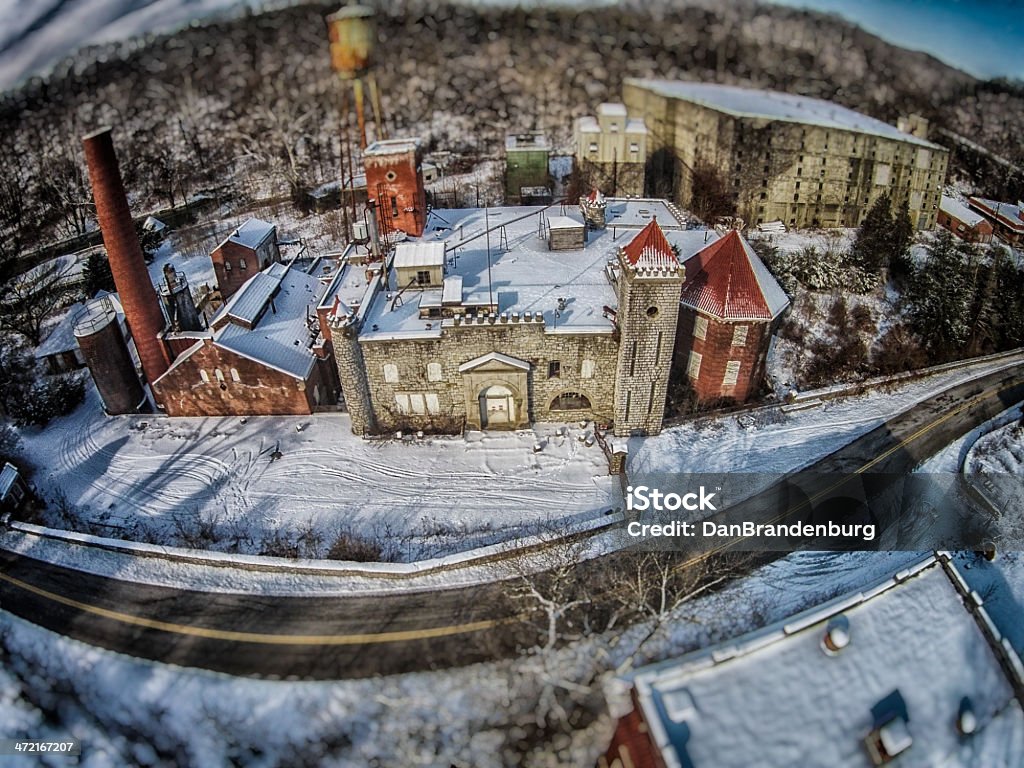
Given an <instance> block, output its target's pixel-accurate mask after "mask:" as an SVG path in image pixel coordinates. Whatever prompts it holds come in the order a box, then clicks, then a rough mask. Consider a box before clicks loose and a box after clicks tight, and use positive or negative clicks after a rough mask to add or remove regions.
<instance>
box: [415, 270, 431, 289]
mask: <svg viewBox="0 0 1024 768" xmlns="http://www.w3.org/2000/svg"><path fill="white" fill-rule="evenodd" d="M416 285H430V270H428V269H420V270H417V271H416Z"/></svg>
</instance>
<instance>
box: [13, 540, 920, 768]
mask: <svg viewBox="0 0 1024 768" xmlns="http://www.w3.org/2000/svg"><path fill="white" fill-rule="evenodd" d="M919 557H920V555H918V554H914V553H849V554H843V555H829V554H820V553H817V554H814V553H798V554H794V555H791V556H789V557H788V558H786V559H784V560H782V561H779V562H778V563H775V564H773V565H770V566H766V567H764V568H761V569H758V570H757V571H756V572H755V573H754V574H752V575H751V576H750V577H749V578H747V579H743V580H741V581H738V582H736V583H734V584H733V585H731V586H729V587H727V588H725V589H724V590H722V591H720V592H716V593H713V594H711V595H708V596H706V597H701V598H698V599H696V600H694V601H692V602H689V603H686V604H684V605H683V606H682V608H680V609H679V610H678V612H677V615H676V616H675V617H674V619H673V620H671V621H668V622H666V623H664V624H663V625H662V627H661V629H660V630H658V631H655V632H654V634H653V636H651V635H650V633H651V629H652V627H651V626H646V625H639V626H636V627H634V628H631V629H630V630H627V631H625V632H614V633H608V634H606V635H597V636H591V637H589V638H587V639H585V640H583V641H581V642H578V643H573V644H571V645H569V646H567V647H565V648H562V649H560V650H558V651H549V652H544V653H537V654H527V655H524V656H522V657H520V658H518V659H515V660H511V661H502V662H494V663H487V664H477V665H473V666H469V667H466V668H463V669H455V670H448V671H437V672H425V673H417V674H409V675H402V676H396V677H388V678H383V679H372V680H357V681H341V682H322V683H321V682H285V681H268V680H252V679H244V678H234V677H230V676H227V675H219V674H213V673H207V672H202V671H197V670H192V669H183V668H179V667H174V666H167V665H161V664H153V663H148V662H144V661H139V660H137V659H131V658H128V657H125V656H122V655H119V654H115V653H111V652H108V651H103V650H100V649H97V648H93V647H90V646H87V645H84V644H81V643H78V642H76V641H74V640H69V639H66V638H62V637H59V636H57V635H55V634H53V633H51V632H49V631H47V630H44V629H40V628H38V627H35V626H33V625H31V624H29V623H27V622H24V621H22V620H20V619H16V618H14V617H11V616H10V615H9V614H3V613H0V644H2V650H0V654H2V655H0V658H3V659H4V664H3V666H2V667H0V738H5V737H12V738H14V737H19V738H54V739H57V738H61V737H68V736H72V737H75V738H78V739H79V740H80V741H81V743H82V748H83V752H82V758H81V762H80V763H79V764H80V765H82V766H86V768H106V766H123V765H139V766H149V765H156V764H178V765H203V766H210V767H211V768H219V766H226V765H229V764H236V765H237V764H244V765H251V766H278V765H282V766H283V765H319V766H325V767H330V766H352V767H354V766H368V765H373V766H377V767H379V768H390V767H391V766H394V767H395V768H398V767H399V766H400V767H401V768H410V767H411V766H435V765H459V766H463V765H465V766H470V765H472V766H474V768H490V766H512V765H515V766H545V767H546V768H547V767H550V768H554V766H586V765H594V764H595V763H596V761H597V756H598V755H599V754H600V753H601V752H602V751H603V749H604V745H606V744H607V743H608V740H609V739H610V737H611V733H612V730H613V729H614V726H615V723H614V720H613V719H612V718H611V717H610V716H609V714H608V712H607V710H606V708H605V705H604V704H603V695H602V687H603V683H604V682H605V681H607V680H608V679H609V677H610V676H611V675H612V674H614V670H615V669H616V668H618V667H620V666H622V665H624V664H627V663H628V662H631V661H632V662H633V663H646V662H647V661H650V660H656V659H660V658H664V657H666V656H669V655H675V654H678V653H682V652H685V651H689V650H693V649H695V648H698V647H701V646H703V645H706V644H707V643H708V642H714V641H716V640H720V639H724V638H727V637H732V636H734V635H736V634H738V633H740V632H745V631H747V630H750V629H754V628H756V627H759V626H762V625H764V624H767V623H771V622H775V621H779V620H781V619H783V618H785V617H787V616H790V615H792V614H793V613H795V612H797V611H799V610H802V609H804V608H806V607H808V606H811V605H816V604H819V603H821V602H823V601H825V600H827V599H829V598H831V597H833V596H834V595H835V594H836V593H837V592H845V591H848V590H856V589H861V588H864V587H865V586H868V585H871V584H873V583H876V582H877V581H879V580H880V579H881V578H884V577H886V576H888V575H890V574H892V573H894V572H896V571H897V570H900V569H902V568H905V567H907V566H908V565H909V564H910V563H911V562H913V561H914V560H916V559H919ZM642 643H643V645H641V644H642ZM4 651H5V652H4ZM546 689H547V690H546ZM552 696H554V697H556V698H557V703H558V705H559V706H562V707H564V708H565V709H566V710H567V711H568V712H569V713H570V714H571V715H572V716H573V717H574V718H575V717H578V716H580V715H582V717H581V718H580V720H579V721H574V722H573V724H572V725H568V724H566V723H565V722H564V721H562V720H561V719H560V715H559V713H558V710H557V708H553V707H550V706H545V705H544V702H549V701H550V699H551V697H552ZM531 745H532V746H531ZM61 759H62V760H65V762H59V761H57V760H54V761H52V762H51V763H44V764H47V765H53V766H62V765H66V764H67V763H66V758H61ZM4 764H5V765H7V764H8V763H4ZM9 764H10V765H12V766H15V767H16V768H22V766H24V767H25V768H27V767H28V766H34V765H37V764H38V763H37V762H35V761H33V760H22V761H19V760H17V759H11V762H10V763H9Z"/></svg>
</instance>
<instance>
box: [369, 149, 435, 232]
mask: <svg viewBox="0 0 1024 768" xmlns="http://www.w3.org/2000/svg"><path fill="white" fill-rule="evenodd" d="M416 154H417V153H416V152H413V151H409V152H402V153H396V154H393V155H383V156H373V155H371V156H370V157H367V158H366V162H365V165H366V189H367V194H368V195H369V196H370V198H371V199H374V200H377V204H378V207H377V214H378V215H377V220H378V226H380V227H381V232H382V233H383V232H384V229H383V226H384V221H385V220H386V221H388V222H390V227H391V228H392V229H400V230H402V231H403V232H405V233H407V234H409V235H412V236H413V237H419V236H420V235H422V234H423V228H424V226H426V221H427V195H426V191H425V190H424V188H423V175H422V173H421V172H420V171H419V159H418V158H417V156H416ZM389 172H391V173H393V174H394V178H393V179H389V178H388V174H389ZM378 185H382V188H383V190H384V194H383V196H380V195H379V194H378V189H379V188H380V187H378ZM378 197H379V198H380V199H378ZM392 198H395V201H394V205H392ZM395 208H397V209H398V215H397V216H396V215H394V209H395Z"/></svg>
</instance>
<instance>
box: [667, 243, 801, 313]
mask: <svg viewBox="0 0 1024 768" xmlns="http://www.w3.org/2000/svg"><path fill="white" fill-rule="evenodd" d="M685 266H686V280H685V281H684V282H683V292H682V302H683V304H686V305H687V306H690V307H693V308H694V309H696V310H699V311H701V312H706V313H708V314H710V315H714V316H715V317H717V318H719V319H722V320H771V319H772V318H775V317H777V316H778V315H779V313H780V312H782V311H783V310H784V309H785V308H786V307H787V306H789V297H788V296H786V292H785V291H783V290H782V287H781V286H780V285H779V284H778V283H777V282H776V281H775V278H774V277H772V275H771V273H770V272H769V271H768V268H767V267H765V265H764V264H763V263H762V262H761V260H760V259H759V258H758V257H757V254H756V253H754V251H753V249H751V247H750V245H749V244H747V242H746V241H745V240H744V239H743V238H742V237H740V233H739V232H737V231H736V230H732V231H730V232H729V233H728V234H726V235H725V237H722V238H721V239H719V240H716V241H715V242H713V243H711V244H710V245H708V246H707V247H706V248H703V249H701V250H700V251H698V252H697V253H695V254H694V255H693V256H691V257H690V258H689V259H687V261H686V262H685Z"/></svg>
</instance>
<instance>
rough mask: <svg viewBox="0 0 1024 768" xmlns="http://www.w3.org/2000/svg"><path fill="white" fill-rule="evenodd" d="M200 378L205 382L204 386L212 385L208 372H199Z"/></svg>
mask: <svg viewBox="0 0 1024 768" xmlns="http://www.w3.org/2000/svg"><path fill="white" fill-rule="evenodd" d="M199 378H200V379H202V380H203V384H209V383H210V374H208V373H207V372H206V371H202V370H201V371H199Z"/></svg>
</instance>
